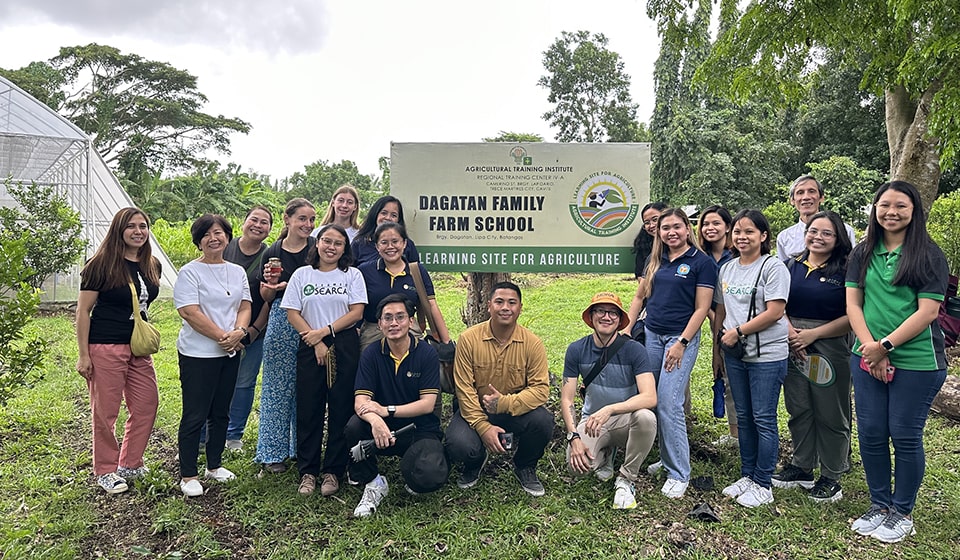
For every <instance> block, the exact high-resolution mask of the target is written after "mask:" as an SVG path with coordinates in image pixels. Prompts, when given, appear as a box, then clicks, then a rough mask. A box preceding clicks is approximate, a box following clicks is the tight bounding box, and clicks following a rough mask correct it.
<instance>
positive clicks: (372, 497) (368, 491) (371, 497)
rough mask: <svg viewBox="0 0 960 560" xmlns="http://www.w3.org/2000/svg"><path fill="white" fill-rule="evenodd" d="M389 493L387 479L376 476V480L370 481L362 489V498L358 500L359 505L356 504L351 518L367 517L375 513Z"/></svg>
mask: <svg viewBox="0 0 960 560" xmlns="http://www.w3.org/2000/svg"><path fill="white" fill-rule="evenodd" d="M389 491H390V488H389V485H388V484H387V479H385V478H383V477H382V476H381V475H379V474H378V475H377V478H375V479H373V480H371V481H370V482H369V483H368V484H367V485H366V486H365V487H364V488H363V497H362V498H360V503H359V504H357V508H356V509H354V510H353V516H354V517H367V516H369V515H371V514H372V513H373V512H375V511H377V507H378V506H379V505H380V502H381V501H383V498H384V497H385V496H386V495H387V494H388V493H389Z"/></svg>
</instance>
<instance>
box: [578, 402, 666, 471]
mask: <svg viewBox="0 0 960 560" xmlns="http://www.w3.org/2000/svg"><path fill="white" fill-rule="evenodd" d="M586 426H587V420H586V419H583V420H581V421H580V423H579V424H578V425H577V432H579V433H580V439H581V440H582V441H583V444H584V445H585V446H586V448H587V450H588V451H589V452H590V454H591V455H593V461H592V462H591V464H590V469H591V470H593V471H595V470H597V468H599V467H601V466H603V465H604V464H605V463H606V462H607V458H608V457H609V456H610V453H612V452H613V450H614V449H616V448H617V447H623V448H624V455H625V456H624V458H623V464H622V465H621V466H620V476H622V477H624V478H626V479H627V480H629V481H631V482H633V481H636V480H637V478H638V476H639V474H640V466H641V465H642V464H643V461H644V460H645V459H646V458H647V455H648V454H649V453H650V449H651V448H652V447H653V441H654V439H655V438H656V437H657V415H656V414H654V413H653V411H652V410H649V409H646V408H642V409H640V410H635V411H633V412H630V413H627V414H617V415H615V416H611V417H610V419H609V420H607V423H606V424H604V425H603V427H602V428H600V434H599V435H598V436H597V437H592V436H589V435H587V430H586ZM567 465H568V467H569V465H570V446H569V445H568V446H567Z"/></svg>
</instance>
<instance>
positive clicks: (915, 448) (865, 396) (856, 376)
mask: <svg viewBox="0 0 960 560" xmlns="http://www.w3.org/2000/svg"><path fill="white" fill-rule="evenodd" d="M850 370H851V372H852V373H853V396H854V402H856V411H857V438H858V439H859V441H860V458H861V460H863V472H864V474H865V475H866V478H867V488H869V489H870V501H871V502H872V503H874V504H876V505H878V506H880V507H883V508H889V507H891V506H892V507H894V508H896V510H897V511H898V512H900V513H902V514H903V515H910V513H911V512H912V511H913V506H914V504H915V503H916V501H917V491H919V490H920V483H921V482H923V473H924V469H925V467H926V458H925V456H924V453H923V427H924V425H926V423H927V414H928V413H929V412H930V403H932V402H933V398H934V397H935V396H936V395H937V392H938V391H940V387H941V386H942V385H943V382H944V380H945V379H946V378H947V371H946V370H943V369H941V370H935V371H913V370H906V369H897V371H896V374H895V375H894V377H893V381H892V382H890V383H883V382H882V381H880V380H878V379H876V378H875V377H873V376H871V375H870V374H869V373H867V372H865V371H863V370H862V369H860V356H857V355H856V354H854V355H853V356H851V357H850ZM891 440H892V441H893V452H894V455H895V456H896V469H895V472H894V474H893V477H894V479H895V483H896V485H895V487H894V488H893V491H892V492H891V488H890V487H891V484H890V474H891V473H890V441H891Z"/></svg>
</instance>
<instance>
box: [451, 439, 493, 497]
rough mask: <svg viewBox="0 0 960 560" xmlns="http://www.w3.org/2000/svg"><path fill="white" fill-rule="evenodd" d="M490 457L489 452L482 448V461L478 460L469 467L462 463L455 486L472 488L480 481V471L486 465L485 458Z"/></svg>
mask: <svg viewBox="0 0 960 560" xmlns="http://www.w3.org/2000/svg"><path fill="white" fill-rule="evenodd" d="M489 458H490V454H489V453H487V450H486V448H484V450H483V461H480V463H478V464H477V465H476V466H473V467H469V466H467V464H466V463H464V465H463V472H462V473H460V478H459V479H457V487H458V488H462V489H464V490H466V489H467V488H473V487H474V486H476V485H477V483H478V482H480V473H482V472H483V467H485V466H487V459H489Z"/></svg>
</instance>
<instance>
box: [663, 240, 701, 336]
mask: <svg viewBox="0 0 960 560" xmlns="http://www.w3.org/2000/svg"><path fill="white" fill-rule="evenodd" d="M664 253H666V252H664ZM699 287H702V288H710V289H711V290H713V289H715V288H716V287H717V263H715V262H714V261H713V258H712V257H709V256H707V254H706V253H704V252H703V251H701V250H699V249H697V248H696V247H690V249H688V250H687V252H686V253H684V254H682V255H680V256H679V257H677V258H676V259H674V260H673V261H671V260H670V257H669V256H668V255H667V254H664V255H663V257H662V259H661V261H660V269H659V270H657V273H656V276H654V279H653V293H652V294H650V297H649V298H648V299H647V319H646V327H647V328H648V329H650V330H651V331H653V332H655V333H657V334H659V335H663V336H670V335H676V334H680V333H682V332H683V329H685V328H686V327H687V322H688V321H689V320H690V316H691V315H693V311H694V309H695V308H696V300H697V288H699Z"/></svg>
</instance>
